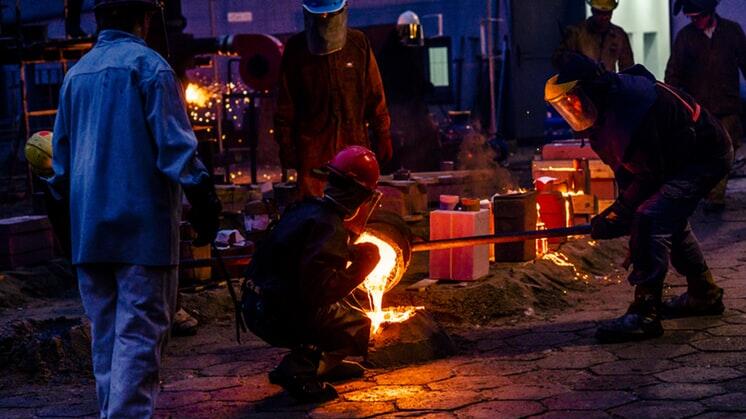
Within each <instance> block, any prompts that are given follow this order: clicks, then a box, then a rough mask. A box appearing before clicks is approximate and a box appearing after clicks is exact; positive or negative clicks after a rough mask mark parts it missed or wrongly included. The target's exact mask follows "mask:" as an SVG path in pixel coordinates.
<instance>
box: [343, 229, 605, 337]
mask: <svg viewBox="0 0 746 419" xmlns="http://www.w3.org/2000/svg"><path fill="white" fill-rule="evenodd" d="M590 232H591V226H590V225H579V226H575V227H566V228H555V229H548V230H536V231H521V232H514V233H497V234H491V235H485V236H473V237H462V238H456V239H442V240H431V241H422V242H415V243H412V242H411V241H410V240H409V239H408V238H407V236H406V235H405V234H404V233H402V232H401V231H400V230H399V229H397V228H396V227H395V226H393V225H391V224H386V223H372V224H370V225H369V226H368V229H367V230H366V232H365V233H363V234H362V235H361V236H360V237H359V238H358V240H357V242H358V243H360V242H368V243H373V244H375V245H376V246H378V250H379V252H380V255H381V261H380V262H379V264H378V265H377V266H376V268H375V269H374V270H373V272H371V273H370V274H369V275H368V277H367V278H366V280H365V282H363V284H362V285H361V289H362V290H364V291H367V293H368V299H369V302H370V308H371V310H370V311H368V312H367V314H368V317H370V319H371V323H372V325H373V330H372V332H373V333H376V332H377V331H378V330H379V328H380V326H381V324H383V323H399V322H403V321H405V320H407V319H408V318H410V317H411V316H413V315H414V314H415V312H416V311H417V310H418V309H420V307H389V308H386V309H384V308H383V307H382V305H383V301H382V300H383V294H384V293H386V292H387V291H389V290H390V289H392V288H393V287H395V286H396V284H398V283H399V281H401V278H402V277H403V276H404V272H405V271H406V270H407V266H409V262H410V259H411V253H412V252H425V251H430V250H443V249H452V248H456V247H466V246H479V245H485V244H493V243H510V242H517V241H524V240H534V239H543V238H550V237H567V236H577V235H585V234H590Z"/></svg>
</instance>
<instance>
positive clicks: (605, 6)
mask: <svg viewBox="0 0 746 419" xmlns="http://www.w3.org/2000/svg"><path fill="white" fill-rule="evenodd" d="M585 1H586V3H588V5H589V6H591V7H592V8H594V9H598V10H602V11H604V12H610V11H612V10H614V9H616V8H617V6H619V0H585Z"/></svg>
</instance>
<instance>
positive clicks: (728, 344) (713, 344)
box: [692, 336, 746, 352]
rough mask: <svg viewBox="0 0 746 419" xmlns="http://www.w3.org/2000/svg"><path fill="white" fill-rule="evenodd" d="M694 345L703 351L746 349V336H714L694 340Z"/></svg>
mask: <svg viewBox="0 0 746 419" xmlns="http://www.w3.org/2000/svg"><path fill="white" fill-rule="evenodd" d="M692 346H694V347H695V348H697V349H700V350H702V351H712V352H723V351H725V352H727V351H746V336H735V337H722V336H720V337H714V338H709V339H703V340H700V341H697V342H692Z"/></svg>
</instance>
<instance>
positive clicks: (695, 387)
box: [638, 383, 726, 400]
mask: <svg viewBox="0 0 746 419" xmlns="http://www.w3.org/2000/svg"><path fill="white" fill-rule="evenodd" d="M725 391H726V390H725V388H723V387H722V386H719V385H714V384H685V383H673V384H671V383H667V384H657V385H654V386H649V387H645V388H643V389H642V390H640V392H639V393H638V396H639V397H640V398H641V399H651V400H699V399H702V398H705V397H710V396H714V395H718V394H723V393H724V392H725Z"/></svg>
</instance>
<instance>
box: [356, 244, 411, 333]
mask: <svg viewBox="0 0 746 419" xmlns="http://www.w3.org/2000/svg"><path fill="white" fill-rule="evenodd" d="M356 243H372V244H374V245H376V246H377V247H378V252H379V253H380V255H381V260H380V262H378V265H376V267H375V268H374V269H373V271H371V272H370V274H368V276H367V277H366V278H365V281H364V282H363V284H362V286H363V288H365V290H366V291H367V292H368V302H369V304H370V308H371V310H370V311H367V312H366V314H367V315H368V317H369V318H370V322H371V334H376V333H378V332H379V331H380V330H381V325H382V324H384V323H401V322H403V321H406V320H407V319H409V318H410V317H412V316H414V314H415V313H416V312H417V310H421V309H423V308H424V307H414V306H409V307H387V308H385V309H384V308H383V294H384V293H386V292H387V291H389V290H390V289H391V288H393V287H394V286H395V285H396V284H397V283H398V282H399V280H400V279H401V277H402V275H404V271H405V270H406V266H404V265H405V263H404V260H403V257H402V250H401V249H398V246H397V245H396V244H395V243H393V242H391V241H389V240H387V239H386V237H385V236H384V235H383V234H379V233H378V232H376V231H372V230H368V231H366V232H364V233H363V234H361V235H360V237H359V238H358V239H357V241H356Z"/></svg>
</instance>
